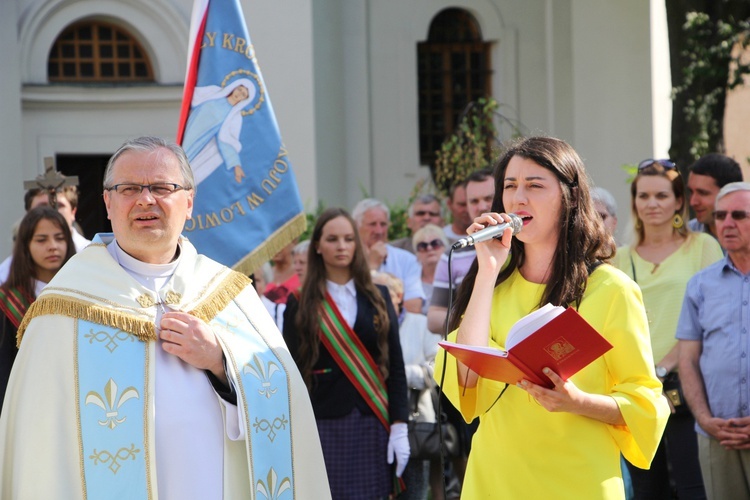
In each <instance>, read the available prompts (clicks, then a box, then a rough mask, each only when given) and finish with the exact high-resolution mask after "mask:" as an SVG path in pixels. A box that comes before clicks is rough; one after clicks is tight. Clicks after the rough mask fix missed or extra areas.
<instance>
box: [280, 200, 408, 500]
mask: <svg viewBox="0 0 750 500" xmlns="http://www.w3.org/2000/svg"><path fill="white" fill-rule="evenodd" d="M284 339H285V340H286V342H287V345H288V347H289V351H290V352H291V354H292V357H293V358H294V361H295V362H296V363H297V367H298V368H299V370H300V373H301V374H302V378H303V379H304V381H305V384H306V385H307V388H308V390H309V391H310V399H311V400H312V405H313V410H314V412H315V419H316V422H317V424H318V432H319V433H320V442H321V444H322V446H323V457H324V458H325V463H326V469H327V472H328V481H329V484H330V486H331V495H332V497H333V499H334V500H336V499H342V500H344V499H346V500H349V499H363V500H365V499H367V500H370V499H380V498H387V497H388V495H389V494H390V493H391V487H392V485H393V479H394V478H393V474H392V473H393V472H395V473H396V475H397V476H401V474H402V472H403V470H404V468H405V467H406V463H407V462H408V460H409V441H408V436H407V425H406V421H407V419H408V402H407V390H406V376H405V373H404V359H403V356H402V352H401V344H400V342H399V332H398V317H397V316H396V312H395V310H394V308H393V305H392V304H391V299H390V294H389V293H388V290H387V289H386V288H385V287H381V286H376V285H374V284H373V283H372V279H371V277H370V269H369V266H368V265H367V261H366V260H365V255H364V249H363V247H362V243H361V241H360V239H359V232H358V231H357V229H356V225H355V223H354V219H352V217H351V216H350V215H349V214H348V213H347V212H346V211H345V210H343V209H340V208H329V209H327V210H325V211H324V212H323V213H322V214H320V216H319V217H318V220H317V222H316V223H315V227H314V228H313V233H312V237H311V239H310V248H309V250H308V254H307V273H306V275H305V280H304V282H303V283H302V287H301V288H300V289H299V292H295V293H292V294H290V295H289V297H288V300H287V308H286V311H284ZM389 464H393V465H394V467H391V466H390V465H389Z"/></svg>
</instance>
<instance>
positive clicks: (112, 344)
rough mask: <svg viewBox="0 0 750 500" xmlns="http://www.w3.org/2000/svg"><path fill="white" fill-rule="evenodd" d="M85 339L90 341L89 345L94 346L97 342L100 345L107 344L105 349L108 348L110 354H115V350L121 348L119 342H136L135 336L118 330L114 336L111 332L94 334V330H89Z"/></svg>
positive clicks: (101, 331) (102, 331)
mask: <svg viewBox="0 0 750 500" xmlns="http://www.w3.org/2000/svg"><path fill="white" fill-rule="evenodd" d="M84 337H86V338H87V339H89V344H93V343H94V341H97V342H99V343H101V342H107V343H106V344H104V347H106V348H107V350H109V352H115V349H117V348H118V347H119V346H120V344H118V343H117V341H118V340H119V341H120V342H125V341H127V340H130V341H131V342H134V341H135V337H134V336H133V335H131V334H129V333H128V332H126V331H123V330H117V331H116V332H115V333H114V335H111V334H110V333H109V332H107V331H104V330H100V331H98V332H94V330H93V329H91V330H89V333H87V334H86V335H84Z"/></svg>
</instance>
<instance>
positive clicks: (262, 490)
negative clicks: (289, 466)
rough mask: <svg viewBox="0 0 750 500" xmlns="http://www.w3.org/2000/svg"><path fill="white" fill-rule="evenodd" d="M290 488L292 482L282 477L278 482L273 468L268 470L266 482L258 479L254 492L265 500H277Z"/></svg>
mask: <svg viewBox="0 0 750 500" xmlns="http://www.w3.org/2000/svg"><path fill="white" fill-rule="evenodd" d="M291 487H292V481H291V480H290V479H289V478H288V477H284V478H283V479H282V480H281V481H280V482H279V478H278V477H277V475H276V471H275V470H273V467H271V469H269V471H268V475H267V476H266V482H265V483H264V482H263V480H261V479H259V480H258V482H257V483H256V484H255V491H256V492H258V493H259V494H261V495H263V496H264V497H266V500H278V498H280V497H281V494H282V493H284V492H285V491H286V490H288V489H290V488H291Z"/></svg>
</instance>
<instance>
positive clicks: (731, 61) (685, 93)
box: [666, 0, 750, 169]
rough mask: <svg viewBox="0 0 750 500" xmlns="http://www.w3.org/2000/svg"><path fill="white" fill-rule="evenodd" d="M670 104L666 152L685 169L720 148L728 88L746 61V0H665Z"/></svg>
mask: <svg viewBox="0 0 750 500" xmlns="http://www.w3.org/2000/svg"><path fill="white" fill-rule="evenodd" d="M666 6H667V22H668V25H669V43H670V61H671V66H672V82H673V86H674V89H673V97H674V106H673V112H672V145H671V148H670V157H671V158H672V159H674V160H676V161H677V163H678V165H680V167H681V168H682V169H685V168H686V167H687V166H688V165H690V164H691V163H692V162H693V161H695V160H696V159H698V158H699V157H700V156H702V155H704V154H706V153H710V152H723V151H724V108H725V103H726V95H727V92H728V91H729V90H731V89H733V88H735V87H737V86H739V85H742V84H743V82H744V77H745V75H747V74H748V73H750V64H748V63H747V62H746V61H743V60H742V59H741V58H740V57H739V56H740V55H741V54H742V51H738V50H736V49H737V47H740V48H742V49H745V48H747V47H748V44H750V37H748V33H749V32H750V2H748V1H747V0H667V2H666Z"/></svg>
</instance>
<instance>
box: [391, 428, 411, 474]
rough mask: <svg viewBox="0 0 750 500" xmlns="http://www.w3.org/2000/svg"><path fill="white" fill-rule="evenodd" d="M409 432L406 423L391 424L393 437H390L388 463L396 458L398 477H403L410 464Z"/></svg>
mask: <svg viewBox="0 0 750 500" xmlns="http://www.w3.org/2000/svg"><path fill="white" fill-rule="evenodd" d="M410 452H411V450H410V449H409V430H408V429H407V427H406V424H405V423H398V424H391V435H390V436H389V437H388V463H389V464H392V463H393V457H394V456H395V457H396V475H397V476H398V477H401V474H403V473H404V469H405V468H406V464H407V463H408V462H409V453H410Z"/></svg>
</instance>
